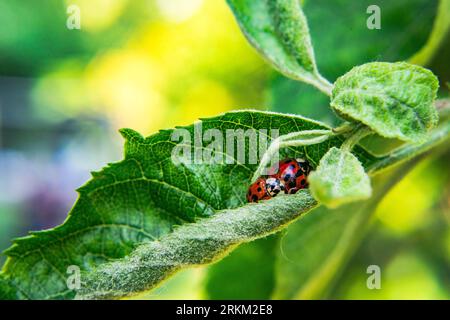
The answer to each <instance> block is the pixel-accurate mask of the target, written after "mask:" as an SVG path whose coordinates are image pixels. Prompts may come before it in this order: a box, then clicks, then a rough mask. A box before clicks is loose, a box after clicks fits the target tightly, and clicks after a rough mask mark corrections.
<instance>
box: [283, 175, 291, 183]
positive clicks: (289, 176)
mask: <svg viewBox="0 0 450 320" xmlns="http://www.w3.org/2000/svg"><path fill="white" fill-rule="evenodd" d="M289 179H291V175H290V174H287V175H285V176H284V178H283V180H284V181H286V182H287V181H288V180H289Z"/></svg>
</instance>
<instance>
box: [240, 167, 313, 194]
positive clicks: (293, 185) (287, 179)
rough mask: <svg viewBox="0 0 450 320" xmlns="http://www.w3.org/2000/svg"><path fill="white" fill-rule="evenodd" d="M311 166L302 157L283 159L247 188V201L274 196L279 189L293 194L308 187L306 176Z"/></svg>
mask: <svg viewBox="0 0 450 320" xmlns="http://www.w3.org/2000/svg"><path fill="white" fill-rule="evenodd" d="M310 171H311V167H310V166H309V163H308V161H306V160H304V159H284V160H282V161H280V163H279V164H278V167H274V168H272V169H270V171H269V175H268V176H261V177H259V178H258V179H257V180H256V181H255V182H254V183H253V184H252V185H251V186H250V187H249V188H248V193H247V201H248V202H258V201H259V200H267V199H270V198H273V197H276V196H277V195H278V194H279V193H280V192H281V191H284V193H286V194H294V193H296V192H297V191H298V190H300V189H305V188H307V187H308V182H307V177H308V174H309V172H310Z"/></svg>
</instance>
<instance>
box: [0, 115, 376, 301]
mask: <svg viewBox="0 0 450 320" xmlns="http://www.w3.org/2000/svg"><path fill="white" fill-rule="evenodd" d="M185 129H187V130H188V132H189V133H190V136H191V137H192V144H193V145H194V144H195V141H194V136H195V135H194V133H195V127H194V126H188V127H186V128H185ZM208 129H216V130H219V131H220V132H221V133H222V134H223V136H224V137H226V132H227V130H242V131H243V132H242V133H245V131H246V130H249V129H250V130H252V129H254V130H257V131H258V130H260V129H265V130H268V131H267V132H266V134H269V131H270V130H271V129H278V130H279V134H280V135H282V134H287V133H290V132H292V131H298V130H311V129H328V127H326V126H324V125H322V124H320V123H318V122H313V121H309V120H307V119H305V118H302V117H297V116H291V115H284V114H277V113H270V112H260V111H238V112H229V113H226V114H223V115H220V116H217V117H215V118H210V119H204V120H203V121H202V130H203V133H205V132H206V131H207V130H208ZM173 132H174V131H173V130H165V131H161V132H159V133H157V134H155V135H152V136H150V137H148V138H143V137H142V136H141V135H139V134H138V133H136V132H134V131H132V130H128V129H127V130H122V135H123V136H124V137H125V139H126V144H125V159H124V160H123V161H121V162H118V163H114V164H110V165H109V166H108V167H106V168H105V169H103V170H102V171H100V172H97V173H93V179H92V180H91V181H89V182H88V183H87V184H86V185H84V186H83V187H82V188H80V189H79V190H78V191H79V193H80V196H79V199H78V200H77V202H76V204H75V206H74V207H73V209H72V210H71V212H70V214H69V217H68V219H67V220H66V222H65V223H64V224H63V225H61V226H59V227H57V228H55V229H51V230H47V231H42V232H37V233H33V234H32V235H31V236H29V237H26V238H21V239H17V240H15V241H14V245H13V246H12V247H11V248H10V249H9V250H7V251H6V254H7V256H8V260H7V262H6V264H5V266H4V267H3V270H2V273H1V274H0V279H2V280H0V298H1V297H5V296H7V297H10V298H16V299H19V298H31V299H49V298H55V299H56V298H61V299H62V298H73V297H74V295H75V292H74V291H73V290H70V289H69V288H68V287H67V284H66V280H67V278H68V277H69V276H70V274H68V273H67V270H68V267H69V266H78V267H79V268H80V269H81V271H86V272H87V273H89V272H90V271H92V270H93V269H96V268H97V267H98V266H99V265H101V264H102V263H105V262H107V261H109V260H112V259H119V258H123V257H125V256H127V255H128V254H130V253H131V252H132V250H133V249H134V248H135V247H136V246H137V245H139V244H141V243H143V242H149V241H152V240H158V239H160V238H161V237H163V236H164V235H167V234H170V233H172V232H173V230H174V227H175V226H179V225H184V224H186V223H192V222H195V221H196V220H197V219H198V218H201V217H209V216H212V215H214V214H216V212H218V211H220V210H223V209H227V208H237V207H241V206H243V205H244V204H245V195H246V192H247V188H248V185H249V184H250V179H251V176H252V174H253V172H254V170H255V169H256V167H257V163H255V164H248V157H247V155H248V154H249V143H248V140H246V143H245V150H242V151H245V152H244V153H245V155H246V159H247V161H246V163H243V162H238V161H237V160H238V159H236V154H235V157H234V158H233V160H234V162H233V163H232V164H215V165H210V164H195V163H194V164H185V165H183V164H182V165H175V164H174V163H173V161H172V151H173V150H174V147H175V145H176V144H177V143H178V142H181V141H173V140H172V133H173ZM235 132H237V131H235ZM199 140H200V144H199V145H197V146H195V148H192V149H193V150H192V151H194V150H198V151H206V150H207V147H208V146H209V145H210V143H211V141H202V139H201V138H200V139H199ZM235 140H236V139H235ZM235 140H233V141H232V142H233V145H234V144H235V143H236V141H235ZM224 141H225V139H224ZM183 143H187V142H185V141H183ZM269 143H270V141H269ZM341 144H342V138H333V139H331V140H328V141H326V142H324V143H321V144H318V145H314V146H308V147H304V148H293V149H290V150H288V151H287V153H286V155H289V156H292V157H297V156H298V157H306V158H307V159H308V160H309V161H310V163H311V164H312V165H313V166H315V165H317V163H318V162H319V160H320V158H321V157H322V156H323V155H324V154H325V153H326V151H327V150H328V149H329V148H330V147H331V146H340V145H341ZM224 147H226V146H224ZM236 149H237V148H236ZM224 151H225V150H224ZM356 152H358V156H359V157H360V160H361V161H363V162H364V163H365V164H366V165H370V164H373V163H374V161H375V158H373V157H372V156H370V155H368V154H367V153H365V152H364V151H362V150H361V149H359V150H356ZM306 203H310V202H308V201H307V202H306ZM243 208H244V209H243V212H246V210H247V209H245V207H243ZM300 208H302V206H301V205H300V206H298V205H297V208H296V209H297V210H300ZM304 210H306V208H305V209H304ZM297 213H298V212H296V213H295V214H297ZM267 214H269V213H267ZM279 222H280V221H279ZM274 223H275V222H274ZM193 225H195V223H194V224H193ZM200 226H201V225H200ZM200 226H199V227H200ZM256 231H257V230H253V231H252V232H256ZM198 254H199V255H201V254H202V253H201V252H199V253H198ZM4 281H6V282H7V283H8V286H9V287H10V288H11V290H8V293H6V290H3V288H2V287H3V286H4V285H3V284H2V282H4Z"/></svg>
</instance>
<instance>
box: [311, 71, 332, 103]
mask: <svg viewBox="0 0 450 320" xmlns="http://www.w3.org/2000/svg"><path fill="white" fill-rule="evenodd" d="M315 76H316V81H314V82H313V83H311V84H312V85H313V86H315V87H316V88H317V89H319V90H320V91H322V92H323V93H325V94H326V95H327V96H329V97H331V93H332V90H333V84H332V83H331V82H330V81H328V80H327V79H325V78H324V77H323V76H322V75H321V74H320V73H318V72H317V73H316V75H315Z"/></svg>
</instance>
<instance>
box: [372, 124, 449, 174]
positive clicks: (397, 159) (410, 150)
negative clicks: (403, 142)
mask: <svg viewBox="0 0 450 320" xmlns="http://www.w3.org/2000/svg"><path fill="white" fill-rule="evenodd" d="M449 138H450V121H446V122H445V123H443V124H442V125H441V126H439V127H438V128H437V129H435V130H433V131H432V132H431V133H430V136H429V138H428V140H427V141H426V142H425V143H422V144H420V145H414V144H412V145H407V146H405V147H403V148H401V149H398V150H397V151H395V152H393V153H392V154H390V155H388V156H385V157H382V158H380V160H378V161H377V162H376V163H374V164H373V165H372V166H370V167H368V168H367V172H368V173H369V174H376V173H379V172H382V171H383V170H384V169H386V168H388V167H391V166H395V165H398V164H400V163H403V162H405V161H408V160H410V159H411V158H414V157H415V156H417V155H419V154H422V153H424V152H426V151H428V150H430V149H432V148H434V147H436V146H437V145H439V144H441V143H442V142H444V141H446V140H448V139H449Z"/></svg>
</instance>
